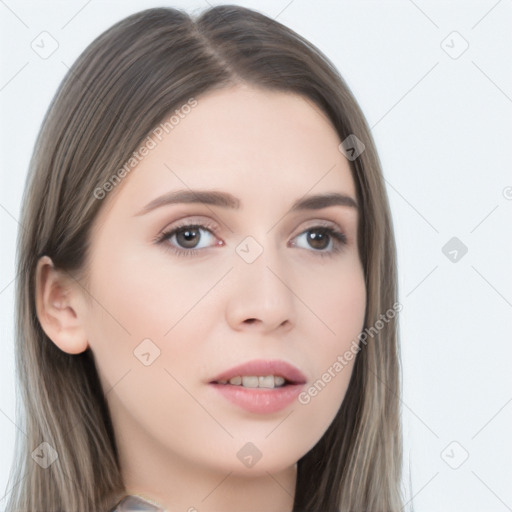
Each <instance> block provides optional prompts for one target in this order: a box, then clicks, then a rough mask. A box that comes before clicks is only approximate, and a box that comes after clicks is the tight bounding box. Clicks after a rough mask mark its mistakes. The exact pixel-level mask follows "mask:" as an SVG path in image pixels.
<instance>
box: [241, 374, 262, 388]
mask: <svg viewBox="0 0 512 512" xmlns="http://www.w3.org/2000/svg"><path fill="white" fill-rule="evenodd" d="M258 384H259V379H258V377H254V376H252V375H251V376H250V377H242V386H244V387H246V388H257V387H258Z"/></svg>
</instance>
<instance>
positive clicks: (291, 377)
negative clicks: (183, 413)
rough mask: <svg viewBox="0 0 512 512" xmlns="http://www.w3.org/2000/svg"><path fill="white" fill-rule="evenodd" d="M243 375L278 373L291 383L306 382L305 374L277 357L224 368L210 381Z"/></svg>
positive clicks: (214, 381)
mask: <svg viewBox="0 0 512 512" xmlns="http://www.w3.org/2000/svg"><path fill="white" fill-rule="evenodd" d="M244 375H260V376H265V375H280V376H281V377H284V378H285V379H286V380H287V381H288V382H289V383H291V384H304V383H305V382H306V380H307V379H306V377H305V375H304V374H303V373H302V372H301V371H300V370H299V369H298V368H297V367H296V366H293V365H291V364H290V363H287V362H286V361H282V360H278V359H271V360H268V359H255V360H253V361H249V362H247V363H243V364H240V365H238V366H234V367H233V368H230V369H229V370H225V371H224V372H222V373H220V374H219V375H217V377H215V378H214V379H213V380H212V381H211V383H216V382H218V381H219V380H229V379H232V378H233V377H238V376H242V377H243V376H244Z"/></svg>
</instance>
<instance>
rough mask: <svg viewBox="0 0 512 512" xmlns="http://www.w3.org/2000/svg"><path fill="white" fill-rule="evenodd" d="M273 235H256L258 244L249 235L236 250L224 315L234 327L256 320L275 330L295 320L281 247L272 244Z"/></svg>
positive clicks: (291, 295) (291, 294)
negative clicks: (225, 313) (230, 286)
mask: <svg viewBox="0 0 512 512" xmlns="http://www.w3.org/2000/svg"><path fill="white" fill-rule="evenodd" d="M272 233H273V232H271V233H270V234H267V235H259V238H260V240H261V239H262V238H263V240H261V242H260V241H258V240H256V238H255V237H252V236H248V237H246V238H245V239H244V240H242V242H240V244H239V245H238V246H237V247H236V253H237V254H236V258H237V261H236V265H235V272H234V276H233V279H234V284H233V287H232V288H231V291H230V297H229V301H228V312H227V313H228V318H229V319H230V321H231V322H232V323H233V324H235V325H240V324H242V323H243V322H245V321H246V320H251V322H252V323H253V322H254V320H258V321H259V322H258V323H261V324H263V325H264V326H266V327H267V328H275V327H278V326H279V325H281V324H283V323H285V322H293V320H294V318H293V305H294V304H293V293H292V292H291V289H290V284H289V283H288V282H287V277H286V274H287V273H288V272H286V263H285V254H284V250H283V249H284V248H283V247H279V246H278V244H274V243H273V241H272V240H273V238H272Z"/></svg>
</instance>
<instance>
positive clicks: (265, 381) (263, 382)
mask: <svg viewBox="0 0 512 512" xmlns="http://www.w3.org/2000/svg"><path fill="white" fill-rule="evenodd" d="M258 381H259V382H258V384H259V387H260V388H274V387H275V386H274V376H273V375H267V376H266V377H258Z"/></svg>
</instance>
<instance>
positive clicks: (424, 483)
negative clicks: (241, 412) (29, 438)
mask: <svg viewBox="0 0 512 512" xmlns="http://www.w3.org/2000/svg"><path fill="white" fill-rule="evenodd" d="M210 3H211V5H215V4H218V3H221V2H213V1H212V2H210ZM232 3H235V4H240V5H244V6H246V7H251V8H256V9H258V10H260V11H262V12H263V13H265V14H267V15H269V16H271V17H273V18H277V19H278V21H280V22H282V23H284V24H285V25H287V26H289V27H290V28H292V29H294V30H295V31H297V32H299V33H300V34H302V35H303V36H305V37H306V38H307V39H309V40H310V41H311V42H312V43H313V44H315V45H317V46H318V47H319V48H320V49H321V50H322V51H323V52H324V53H325V54H326V55H327V56H328V57H329V58H330V59H331V60H332V61H333V62H334V64H335V65H336V66H337V67H338V69H339V70H340V72H341V74H342V75H343V77H344V78H345V79H346V81H347V83H348V84H349V86H350V87H351V89H352V91H353V92H354V94H355V96H356V98H357V99H358V101H359V102H360V104H361V106H362V108H363V111H364V113H365V115H366V117H367V119H368V122H369V124H370V126H371V127H372V131H373V135H374V137H375V140H376V143H377V148H378V150H379V154H380V157H381V160H382V164H383V169H384V176H385V179H386V184H387V189H388V194H389V198H390V201H391V206H392V212H393V218H394V225H395V230H396V236H397V244H398V256H399V273H400V301H401V303H402V304H403V306H404V309H403V311H402V313H401V343H402V360H403V377H404V381H403V401H402V405H403V422H404V429H405V478H404V479H405V485H406V487H407V488H408V490H407V500H410V499H411V498H412V497H413V498H414V500H413V503H414V509H415V510H416V511H417V512H437V511H442V512H449V511H462V510H464V511H466V512H471V511H479V512H480V511H483V510H485V511H486V512H494V511H495V512H505V511H507V510H512V486H511V485H510V484H511V483H512V441H511V438H510V432H511V431H512V429H511V426H512V372H511V370H510V360H511V359H512V339H511V334H510V333H511V328H512V277H511V268H512V265H511V262H512V257H511V256H512V250H511V249H512V243H511V238H512V236H511V235H512V223H511V221H512V200H511V199H512V167H511V157H510V148H511V147H512V144H511V142H512V141H511V139H512V68H511V64H510V63H511V62H512V30H511V27H512V2H511V1H509V0H501V1H496V0H485V1H484V0H482V1H468V0H464V1H462V0H461V1H453V2H444V1H433V0H428V1H427V0H415V1H414V2H413V1H412V0H396V1H382V0H381V1H370V0H360V1H355V0H354V1H334V0H333V1H327V0H321V1H315V2H313V1H311V0H310V1H307V0H292V1H291V2H290V1H289V0H281V1H277V0H275V1H273V2H272V1H258V2H256V1H255V0H252V1H245V2H237V1H233V2H232ZM163 5H168V6H173V7H180V8H185V9H187V11H189V12H196V11H198V10H203V9H204V8H206V7H208V5H207V3H206V2H205V1H202V0H201V1H199V0H198V1H179V2H178V1H175V2H172V3H167V2H158V3H155V2H151V1H142V0H138V1H136V0H132V1H122V2H121V1H119V2H114V1H106V2H100V1H99V0H90V1H89V2H87V1H84V0H73V1H61V2H36V1H33V2H29V1H15V0H5V1H0V25H1V37H2V53H1V68H0V69H1V76H0V108H1V117H0V119H1V134H0V144H1V149H0V151H1V153H0V162H1V174H0V176H1V182H0V229H1V261H0V322H1V324H0V332H1V345H0V347H1V352H0V389H1V396H0V439H1V441H0V510H3V507H4V506H5V499H3V497H4V494H6V493H7V492H8V489H5V486H6V482H7V476H8V472H9V466H10V462H11V458H12V455H13V442H14V433H15V429H16V427H15V421H16V419H15V401H14V396H15V391H14V373H13V372H14V368H13V366H14V364H13V363H14V354H13V318H14V308H13V300H14V278H15V271H14V268H15V266H14V265H15V252H14V251H15V237H16V233H17V230H18V229H19V225H18V223H17V219H18V218H19V214H20V200H21V195H22V190H23V186H24V181H25V176H26V172H27V165H28V161H29V158H30V155H31V152H32V148H33V144H34V141H35V137H36V135H37V132H38V130H39V127H40V124H41V121H42V118H43V115H44V113H45V111H46V109H47V108H48V105H49V103H50V100H51V98H52V97H53V95H54V93H55V91H56V88H57V86H58V84H59V83H60V81H61V80H62V78H63V76H64V74H65V72H66V70H67V66H70V65H71V64H72V62H73V61H74V60H75V59H76V58H77V57H78V55H79V54H80V53H81V52H82V51H83V49H84V48H85V47H86V46H87V45H88V44H89V43H90V42H91V41H92V40H93V39H94V38H95V37H96V36H97V35H99V34H100V33H101V32H103V31H104V30H105V29H107V28H108V27H110V26H111V25H112V24H113V23H115V22H117V21H118V20H120V19H121V18H124V17H125V16H127V15H129V14H132V13H134V12H136V11H139V10H142V9H145V8H149V7H160V6H163ZM43 31H47V32H48V33H50V34H51V35H52V37H53V38H54V39H55V40H56V41H57V42H58V45H59V47H58V49H57V50H56V51H55V53H53V54H52V55H51V56H50V57H49V58H47V59H42V58H41V57H40V56H39V55H38V54H37V53H36V52H34V51H33V50H32V48H31V43H32V41H34V40H36V42H37V38H38V36H39V34H40V33H41V32H43ZM454 31H456V32H458V34H459V35H457V34H452V33H453V32H454ZM462 38H463V39H462ZM464 40H465V41H466V42H467V43H465V42H464ZM443 41H444V42H443ZM465 44H469V47H468V48H467V50H466V51H465V52H464V53H462V54H461V55H459V53H460V52H461V51H462V50H463V49H464V46H465ZM454 57H457V58H454ZM507 187H508V188H507ZM452 237H457V238H458V239H459V240H460V241H461V242H462V243H464V245H465V246H467V248H468V252H467V254H465V255H464V256H463V257H462V258H460V254H461V253H460V252H459V253H458V254H459V256H458V257H459V259H458V261H456V262H453V261H451V260H450V259H449V258H448V257H447V256H445V255H444V254H443V252H442V248H443V246H444V245H445V244H446V243H447V242H448V241H449V240H450V239H451V238H452ZM454 441H455V444H450V443H453V442H454ZM447 446H448V449H447V450H445V448H446V447H447ZM466 452H467V454H468V455H469V457H468V458H467V460H466V461H465V462H464V463H463V464H462V465H460V467H459V468H458V469H453V468H452V467H450V465H451V466H456V465H458V464H460V463H461V461H462V460H463V458H464V456H465V455H466ZM405 510H412V509H411V503H409V504H408V505H407V506H406V507H405Z"/></svg>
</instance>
